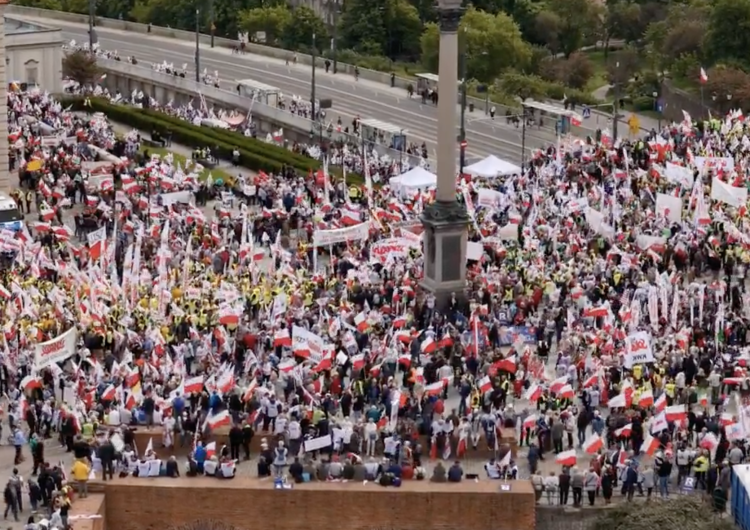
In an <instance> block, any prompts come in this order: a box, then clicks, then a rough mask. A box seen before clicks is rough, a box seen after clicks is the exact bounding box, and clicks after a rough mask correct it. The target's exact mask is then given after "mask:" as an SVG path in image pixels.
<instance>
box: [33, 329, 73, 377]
mask: <svg viewBox="0 0 750 530" xmlns="http://www.w3.org/2000/svg"><path fill="white" fill-rule="evenodd" d="M77 340H78V332H77V331H76V328H70V329H69V330H68V331H66V332H65V333H63V334H62V335H59V336H58V337H55V338H54V339H52V340H48V341H47V342H42V343H39V344H37V345H36V346H34V367H35V368H36V369H37V370H41V369H42V368H45V367H47V366H50V365H51V364H54V363H59V362H60V361H64V360H65V359H67V358H68V357H71V356H72V355H73V354H74V353H75V352H76V342H77Z"/></svg>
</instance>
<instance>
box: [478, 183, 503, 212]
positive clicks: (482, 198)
mask: <svg viewBox="0 0 750 530" xmlns="http://www.w3.org/2000/svg"><path fill="white" fill-rule="evenodd" d="M502 204H503V194H502V193H500V192H499V191H496V190H488V189H487V188H479V189H478V190H477V206H484V207H485V208H499V207H500V206H501V205H502Z"/></svg>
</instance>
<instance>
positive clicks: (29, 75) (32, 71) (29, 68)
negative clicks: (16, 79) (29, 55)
mask: <svg viewBox="0 0 750 530" xmlns="http://www.w3.org/2000/svg"><path fill="white" fill-rule="evenodd" d="M24 67H25V69H26V82H27V83H28V84H30V85H31V84H33V85H36V84H38V82H39V63H38V62H37V61H35V60H34V59H31V60H29V61H26V62H25V63H24Z"/></svg>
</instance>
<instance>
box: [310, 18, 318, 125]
mask: <svg viewBox="0 0 750 530" xmlns="http://www.w3.org/2000/svg"><path fill="white" fill-rule="evenodd" d="M310 55H311V56H312V61H310V62H311V63H312V79H311V82H310V105H311V106H312V113H311V114H310V118H311V119H312V121H313V123H315V121H316V119H317V117H316V116H317V115H316V112H315V59H316V57H315V33H314V32H313V34H312V50H311V52H310Z"/></svg>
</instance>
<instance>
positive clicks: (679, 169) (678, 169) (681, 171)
mask: <svg viewBox="0 0 750 530" xmlns="http://www.w3.org/2000/svg"><path fill="white" fill-rule="evenodd" d="M666 167H667V169H666V171H664V176H665V177H666V178H667V180H668V181H670V182H671V183H673V184H678V185H680V186H682V187H683V188H692V187H693V182H694V180H695V179H694V178H693V170H692V169H690V168H687V167H683V166H678V165H677V164H673V163H672V162H667V165H666Z"/></svg>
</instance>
